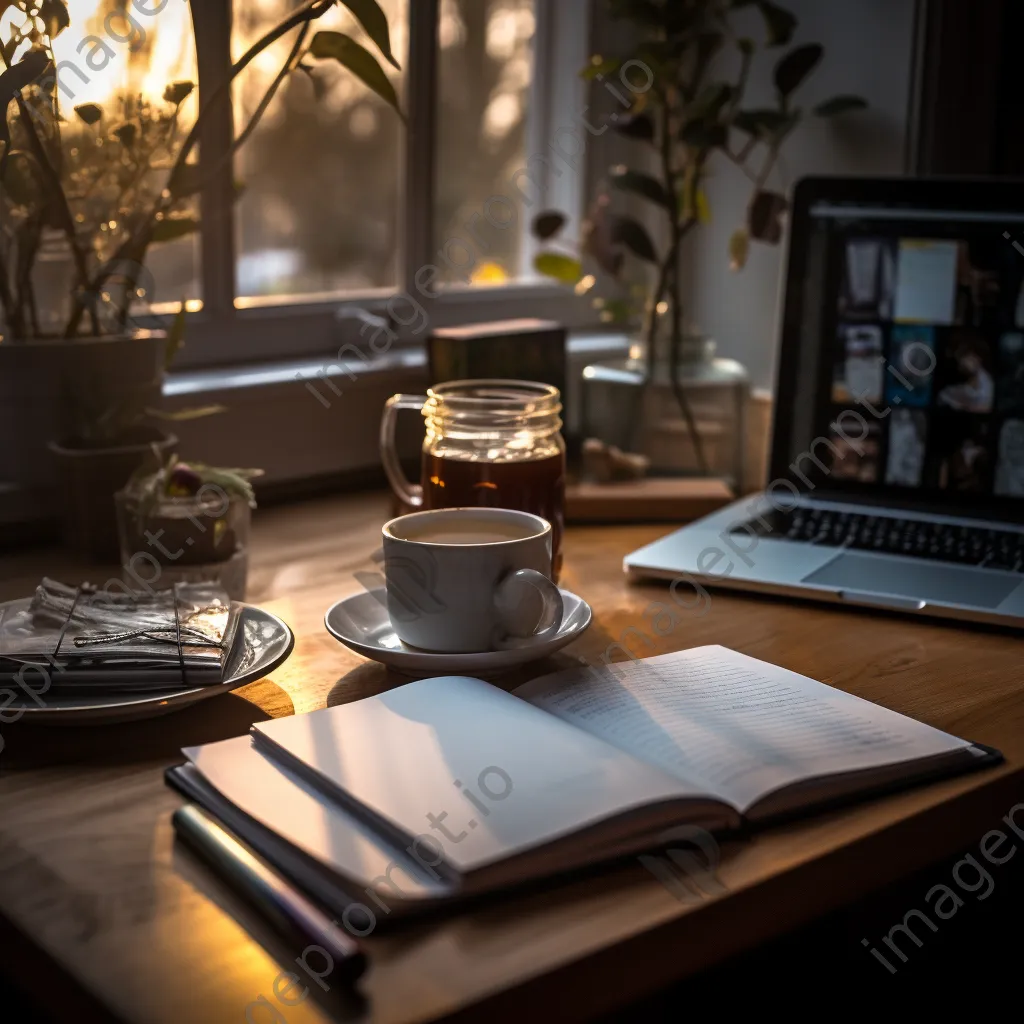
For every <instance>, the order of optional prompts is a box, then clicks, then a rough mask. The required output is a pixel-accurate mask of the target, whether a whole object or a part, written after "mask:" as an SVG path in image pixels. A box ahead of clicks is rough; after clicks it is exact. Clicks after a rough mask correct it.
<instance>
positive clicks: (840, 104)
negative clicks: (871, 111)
mask: <svg viewBox="0 0 1024 1024" xmlns="http://www.w3.org/2000/svg"><path fill="white" fill-rule="evenodd" d="M867 108H868V101H867V100H865V99H862V98H861V97H860V96H833V97H832V99H830V100H826V101H825V102H824V103H820V104H818V106H816V107H815V108H814V113H815V114H816V115H817V116H818V117H836V116H838V115H839V114H849V113H852V112H853V111H855V110H867Z"/></svg>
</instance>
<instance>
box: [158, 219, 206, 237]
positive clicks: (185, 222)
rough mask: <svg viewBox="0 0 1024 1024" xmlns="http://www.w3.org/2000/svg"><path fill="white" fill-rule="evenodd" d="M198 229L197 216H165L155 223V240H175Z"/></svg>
mask: <svg viewBox="0 0 1024 1024" xmlns="http://www.w3.org/2000/svg"><path fill="white" fill-rule="evenodd" d="M198 230H199V221H197V220H196V219H195V217H164V219H163V220H158V221H157V222H156V223H155V224H154V225H153V242H174V241H176V240H177V239H179V238H185V237H187V236H188V235H191V234H193V233H194V232H196V231H198Z"/></svg>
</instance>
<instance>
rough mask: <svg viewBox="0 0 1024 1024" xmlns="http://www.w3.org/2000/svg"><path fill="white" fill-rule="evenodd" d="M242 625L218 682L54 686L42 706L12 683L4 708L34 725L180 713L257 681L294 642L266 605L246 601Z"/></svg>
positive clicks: (278, 660) (11, 603) (273, 666)
mask: <svg viewBox="0 0 1024 1024" xmlns="http://www.w3.org/2000/svg"><path fill="white" fill-rule="evenodd" d="M27 603H28V600H27V599H22V600H19V601H8V602H5V603H4V604H0V607H6V606H10V607H14V606H17V605H24V604H27ZM241 607H242V619H241V621H240V622H239V624H238V639H237V640H236V641H235V645H234V647H233V648H232V649H231V654H230V655H229V656H228V664H227V668H226V671H227V675H226V677H225V679H224V681H223V682H222V683H218V684H216V685H214V686H199V687H195V686H193V687H189V688H188V689H180V690H162V691H159V692H155V693H145V694H143V693H137V694H123V693H122V694H117V693H106V694H88V695H79V696H77V697H76V696H75V695H74V694H71V693H68V692H67V690H66V689H65V690H64V691H62V692H61V693H57V692H56V691H54V690H50V691H49V692H48V693H44V694H42V695H40V697H39V700H41V701H43V702H44V703H43V705H42V707H40V705H39V704H37V703H36V702H35V701H34V700H33V699H32V698H31V697H29V696H28V695H27V694H24V693H23V691H20V690H18V689H17V687H14V689H15V691H16V692H17V693H18V695H19V697H20V700H17V701H15V702H14V703H13V704H8V705H6V706H5V707H4V712H5V713H7V714H10V713H11V712H12V711H21V710H23V711H24V712H25V714H24V716H22V719H21V721H23V722H31V723H32V724H33V725H97V724H102V723H104V722H129V721H134V720H138V719H143V718H156V717H157V716H159V715H166V714H169V713H170V712H172V711H179V710H180V709H181V708H185V707H188V706H189V705H190V704H195V703H197V702H198V701H201V700H206V699H207V698H208V697H216V696H217V694H219V693H227V692H228V691H229V690H234V689H237V688H238V687H239V686H245V684H246V683H254V682H256V680H257V679H262V678H263V677H264V676H265V675H268V674H269V673H271V672H273V671H274V669H275V668H277V667H278V665H280V664H281V663H282V662H283V661H284V660H285V659H286V658H287V657H288V655H289V654H291V653H292V647H293V646H294V645H295V637H294V636H292V631H291V630H290V629H289V628H288V626H287V625H286V624H285V623H284V622H282V621H281V620H280V619H279V618H278V617H277V616H276V615H271V614H270V612H265V611H264V610H263V609H262V608H256V607H255V606H253V605H248V604H244V605H242V606H241Z"/></svg>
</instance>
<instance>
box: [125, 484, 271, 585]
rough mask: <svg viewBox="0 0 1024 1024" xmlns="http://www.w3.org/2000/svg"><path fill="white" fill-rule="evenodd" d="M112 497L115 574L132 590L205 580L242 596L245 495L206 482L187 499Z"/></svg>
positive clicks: (247, 517) (248, 512)
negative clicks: (117, 560) (117, 557)
mask: <svg viewBox="0 0 1024 1024" xmlns="http://www.w3.org/2000/svg"><path fill="white" fill-rule="evenodd" d="M204 492H205V493H204ZM114 500H115V503H116V505H117V528H118V535H119V538H120V546H121V577H122V579H123V580H124V581H125V583H126V584H127V585H128V586H129V587H130V588H131V589H132V590H144V591H147V592H148V591H151V590H164V589H166V588H168V587H171V586H173V585H174V584H175V583H201V582H207V581H209V582H214V583H219V584H220V585H221V586H222V587H223V588H224V589H225V591H227V594H228V596H229V597H230V598H231V599H232V600H233V601H243V600H245V586H246V582H247V579H248V575H249V530H250V527H251V524H252V509H251V508H250V507H249V503H248V501H246V499H245V498H243V497H240V496H238V495H230V494H227V493H226V492H225V491H224V490H222V489H221V488H220V487H214V486H209V487H204V488H200V491H199V493H198V494H197V495H195V496H193V497H187V498H159V499H157V500H156V501H152V500H147V501H143V500H141V499H140V497H139V495H137V494H135V493H133V492H131V491H119V492H118V493H117V494H116V495H115V496H114Z"/></svg>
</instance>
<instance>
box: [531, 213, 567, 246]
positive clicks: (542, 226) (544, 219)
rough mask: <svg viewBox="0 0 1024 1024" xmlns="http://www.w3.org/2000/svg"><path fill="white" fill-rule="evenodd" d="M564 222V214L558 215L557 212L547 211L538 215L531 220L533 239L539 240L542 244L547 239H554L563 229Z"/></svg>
mask: <svg viewBox="0 0 1024 1024" xmlns="http://www.w3.org/2000/svg"><path fill="white" fill-rule="evenodd" d="M565 221H566V217H565V214H564V213H559V212H558V211H557V210H547V211H545V212H544V213H538V214H537V216H536V217H534V218H533V236H534V238H539V239H540V240H541V241H542V242H546V241H547V240H548V239H549V238H554V237H555V235H557V234H558V232H559V231H561V230H562V228H564V227H565Z"/></svg>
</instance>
